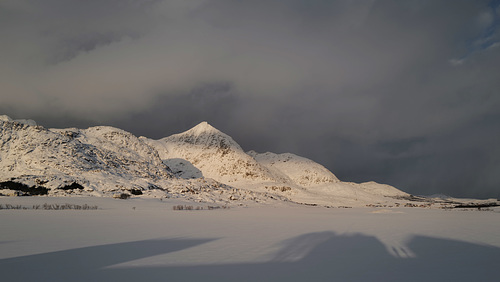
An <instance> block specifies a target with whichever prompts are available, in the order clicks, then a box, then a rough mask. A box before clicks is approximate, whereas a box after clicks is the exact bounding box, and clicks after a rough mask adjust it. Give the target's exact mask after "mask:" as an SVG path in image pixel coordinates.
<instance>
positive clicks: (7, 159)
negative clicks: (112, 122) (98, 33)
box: [0, 116, 410, 206]
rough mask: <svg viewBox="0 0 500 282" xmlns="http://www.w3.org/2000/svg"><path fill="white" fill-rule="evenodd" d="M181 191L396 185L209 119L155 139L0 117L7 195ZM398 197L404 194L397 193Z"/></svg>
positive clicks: (313, 198)
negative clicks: (279, 148) (258, 142)
mask: <svg viewBox="0 0 500 282" xmlns="http://www.w3.org/2000/svg"><path fill="white" fill-rule="evenodd" d="M12 190H15V191H17V192H15V193H18V194H19V193H21V194H23V193H24V194H31V195H33V194H46V193H48V194H50V195H84V194H92V195H96V196H112V195H116V194H119V193H126V194H133V195H144V196H156V197H181V198H186V199H191V200H195V201H202V202H232V203H239V202H241V201H254V202H268V201H273V200H276V199H280V200H285V201H292V202H297V203H304V204H311V205H316V204H318V205H351V206H364V205H366V204H384V203H389V204H390V203H394V202H395V201H400V200H401V199H404V198H408V197H409V196H410V195H408V194H406V193H404V192H402V191H400V190H398V189H396V188H394V187H392V186H389V185H382V184H377V183H374V182H368V183H362V184H356V183H349V182H342V181H340V180H339V179H338V178H337V177H336V176H335V175H334V174H333V173H332V172H330V171H329V170H328V169H326V168H325V167H323V166H322V165H320V164H318V163H315V162H314V161H312V160H309V159H306V158H303V157H300V156H296V155H294V154H289V153H286V154H274V153H269V152H268V153H263V154H259V153H256V152H254V151H250V152H248V153H245V151H243V149H242V148H241V146H240V145H239V144H238V143H237V142H236V141H234V140H233V139H232V138H231V137H230V136H228V135H226V134H225V133H223V132H221V131H219V130H217V129H216V128H214V127H213V126H211V125H209V124H208V123H207V122H202V123H200V124H199V125H197V126H195V127H193V128H192V129H190V130H187V131H185V132H183V133H179V134H175V135H172V136H169V137H165V138H163V139H160V140H152V139H148V138H146V137H139V138H138V137H136V136H134V135H133V134H131V133H129V132H126V131H124V130H121V129H118V128H113V127H109V126H97V127H91V128H88V129H77V128H68V129H46V128H44V127H42V126H38V125H36V123H35V122H34V121H31V120H12V119H10V118H9V117H7V116H0V193H2V194H13V193H12ZM395 198H398V199H395Z"/></svg>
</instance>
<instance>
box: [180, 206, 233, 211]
mask: <svg viewBox="0 0 500 282" xmlns="http://www.w3.org/2000/svg"><path fill="white" fill-rule="evenodd" d="M172 209H173V210H174V211H192V210H197V211H201V210H205V208H204V207H201V206H196V207H193V206H188V205H175V206H173V207H172ZM206 209H207V210H217V209H229V207H228V206H208V207H207V208H206Z"/></svg>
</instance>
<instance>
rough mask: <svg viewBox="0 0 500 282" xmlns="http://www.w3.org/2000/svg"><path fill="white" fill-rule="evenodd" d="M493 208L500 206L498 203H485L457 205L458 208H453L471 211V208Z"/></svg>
mask: <svg viewBox="0 0 500 282" xmlns="http://www.w3.org/2000/svg"><path fill="white" fill-rule="evenodd" d="M492 207H500V205H499V204H498V203H484V204H478V203H476V204H475V203H470V204H461V205H457V206H454V207H453V208H455V209H470V208H473V209H474V208H475V209H481V208H492Z"/></svg>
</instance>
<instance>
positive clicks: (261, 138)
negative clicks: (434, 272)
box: [0, 0, 500, 198]
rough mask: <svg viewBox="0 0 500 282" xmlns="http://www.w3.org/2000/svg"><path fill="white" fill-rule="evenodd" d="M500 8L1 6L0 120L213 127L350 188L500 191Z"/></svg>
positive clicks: (156, 0) (495, 4)
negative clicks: (290, 156) (313, 164)
mask: <svg viewBox="0 0 500 282" xmlns="http://www.w3.org/2000/svg"><path fill="white" fill-rule="evenodd" d="M499 27H500V1H465V0H463V1H460V0H458V1H457V0H454V1H451V0H450V1H434V0H432V1H431V0H428V1H424V0H419V1H416V0H412V1H384V0H382V1H377V0H370V1H354V4H353V1H305V0H303V1H302V0H294V1H229V0H227V1H211V0H199V1H182V0H177V1H161V0H151V1H118V0H102V1H76V0H64V1H63V0H48V1H35V0H33V1H30V0H26V1H22V0H16V1H14V0H12V1H11V0H7V1H2V2H1V3H0V36H1V37H2V40H1V42H2V43H1V44H0V53H1V56H0V93H1V94H0V113H1V114H7V115H9V116H11V117H13V118H31V119H35V120H36V121H37V122H38V123H39V124H42V125H44V126H47V127H73V126H75V127H87V126H91V125H97V124H106V125H113V126H117V127H120V128H123V129H125V130H128V131H130V132H132V133H134V134H136V135H144V136H148V137H152V138H161V137H164V136H167V135H170V134H173V133H177V132H180V131H184V130H187V129H188V128H190V127H191V126H194V125H196V124H197V123H198V122H201V121H203V120H206V121H208V122H209V123H211V124H212V125H213V126H215V127H217V128H219V129H220V130H222V131H224V132H225V133H227V134H229V135H231V136H232V137H233V138H234V139H235V140H236V141H237V142H238V143H240V144H241V145H242V147H243V148H244V149H246V150H252V149H253V150H256V151H260V152H262V151H273V152H276V153H282V152H292V153H295V154H298V155H301V156H304V157H308V158H310V159H313V160H315V161H317V162H319V163H321V164H323V165H325V166H326V167H328V168H329V169H330V170H332V171H333V172H334V173H335V174H336V175H337V176H338V177H339V178H340V179H342V180H345V181H356V182H361V181H368V180H375V181H377V182H382V183H387V184H391V185H394V186H396V187H398V188H400V189H402V190H405V191H407V192H410V193H413V194H436V193H443V194H449V195H453V196H461V197H480V198H485V197H499V196H500V149H499V145H498V144H500V130H499V128H500V79H499V77H500V68H499V66H500V28H499Z"/></svg>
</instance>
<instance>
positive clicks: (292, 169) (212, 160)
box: [142, 122, 409, 205]
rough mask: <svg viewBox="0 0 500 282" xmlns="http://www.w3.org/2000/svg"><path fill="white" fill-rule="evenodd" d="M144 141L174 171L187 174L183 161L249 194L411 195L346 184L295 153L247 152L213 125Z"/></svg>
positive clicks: (380, 199) (360, 201)
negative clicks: (252, 192)
mask: <svg viewBox="0 0 500 282" xmlns="http://www.w3.org/2000/svg"><path fill="white" fill-rule="evenodd" d="M142 139H143V140H144V141H145V142H146V143H148V144H149V145H151V146H152V147H154V148H156V150H157V151H158V153H159V155H160V158H161V159H162V160H163V161H164V163H167V164H169V165H170V166H171V167H172V169H173V170H178V171H183V169H182V168H181V167H179V165H176V163H175V162H178V164H180V165H182V166H183V167H191V169H193V168H194V169H195V170H194V171H196V173H198V174H201V175H203V176H204V177H209V178H212V179H215V180H217V181H219V182H221V183H224V184H227V185H231V186H233V187H236V188H239V189H243V190H250V191H255V192H261V193H273V194H276V195H280V196H282V197H286V198H287V199H289V200H291V201H294V202H300V203H307V204H321V205H343V204H346V205H347V204H348V205H365V204H366V203H386V202H392V201H393V200H394V198H404V197H408V196H409V195H408V194H406V193H404V192H402V191H400V190H398V189H396V188H394V187H392V186H389V185H382V184H378V183H375V182H368V183H362V184H356V183H349V182H341V181H340V180H339V179H338V178H337V177H336V176H335V175H334V174H333V173H332V172H330V171H329V170H328V169H326V168H325V167H323V166H322V165H320V164H318V163H315V162H314V161H312V160H309V159H306V158H303V157H299V156H296V155H294V154H289V153H287V154H280V155H277V154H274V153H269V152H268V153H264V154H258V153H256V152H254V151H250V152H248V153H245V152H244V151H243V149H242V148H241V147H240V145H238V143H236V142H235V141H234V140H233V139H232V138H231V137H230V136H228V135H226V134H224V133H222V132H221V131H219V130H217V129H215V128H214V127H212V126H211V125H209V124H208V123H207V122H202V123H200V124H199V125H197V126H195V127H194V128H192V129H190V130H188V131H185V132H183V133H179V134H175V135H172V136H169V137H165V138H163V139H160V140H151V139H147V138H144V137H142ZM186 164H188V165H186ZM185 175H186V176H189V177H195V176H196V175H195V174H192V173H191V174H190V173H187V174H185Z"/></svg>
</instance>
